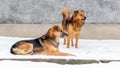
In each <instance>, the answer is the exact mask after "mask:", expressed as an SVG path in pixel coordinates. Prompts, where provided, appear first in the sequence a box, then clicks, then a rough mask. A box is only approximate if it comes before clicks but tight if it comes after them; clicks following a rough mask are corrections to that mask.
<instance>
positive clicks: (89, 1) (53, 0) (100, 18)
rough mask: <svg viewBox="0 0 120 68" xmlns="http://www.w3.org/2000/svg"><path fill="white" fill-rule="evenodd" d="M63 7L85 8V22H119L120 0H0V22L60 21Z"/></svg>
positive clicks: (72, 8)
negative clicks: (60, 11)
mask: <svg viewBox="0 0 120 68" xmlns="http://www.w3.org/2000/svg"><path fill="white" fill-rule="evenodd" d="M63 8H70V9H71V10H72V12H73V11H74V10H76V9H83V10H85V12H86V16H87V20H86V23H120V19H119V18H120V0H0V23H60V22H61V20H62V15H61V14H60V13H59V10H61V9H63Z"/></svg>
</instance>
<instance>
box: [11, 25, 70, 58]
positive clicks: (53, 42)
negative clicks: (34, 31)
mask: <svg viewBox="0 0 120 68" xmlns="http://www.w3.org/2000/svg"><path fill="white" fill-rule="evenodd" d="M64 36H67V34H66V33H64V32H63V30H62V28H61V27H59V26H57V25H55V26H53V27H51V28H50V29H49V30H48V32H47V33H46V34H45V35H43V36H42V37H39V38H36V39H31V40H22V41H18V42H16V43H15V44H14V45H13V46H12V47H11V50H10V52H11V53H12V54H15V55H26V54H43V55H56V56H72V54H69V53H64V52H60V51H59V49H58V47H59V41H60V37H64Z"/></svg>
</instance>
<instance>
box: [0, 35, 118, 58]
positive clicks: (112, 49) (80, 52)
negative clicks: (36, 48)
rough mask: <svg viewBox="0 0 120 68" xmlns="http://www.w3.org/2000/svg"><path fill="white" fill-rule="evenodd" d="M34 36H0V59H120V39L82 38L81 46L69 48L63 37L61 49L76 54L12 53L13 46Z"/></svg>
mask: <svg viewBox="0 0 120 68" xmlns="http://www.w3.org/2000/svg"><path fill="white" fill-rule="evenodd" d="M23 39H24V40H25V39H32V38H17V37H3V36H0V59H6V58H7V59H9V58H10V59H14V58H19V59H20V58H21V59H22V58H25V59H29V58H32V59H34V58H35V59H36V58H46V59H47V58H48V59H49V58H64V59H95V60H99V59H105V60H106V59H107V60H119V59H120V40H88V39H80V40H79V48H78V49H76V48H74V47H70V48H69V49H68V48H66V46H65V45H63V39H61V40H60V45H59V49H60V51H62V52H67V53H71V54H74V55H76V56H68V57H64V56H45V55H12V54H11V53H10V48H11V46H12V45H13V44H14V43H15V42H17V41H19V40H23Z"/></svg>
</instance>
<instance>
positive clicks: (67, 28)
mask: <svg viewBox="0 0 120 68" xmlns="http://www.w3.org/2000/svg"><path fill="white" fill-rule="evenodd" d="M61 13H62V15H63V20H62V27H63V31H64V32H66V33H68V37H67V39H66V38H65V39H64V44H65V45H66V42H67V48H69V47H70V41H71V43H72V46H74V43H73V38H74V36H75V38H76V43H75V48H78V39H79V37H80V31H81V28H82V26H83V25H84V23H85V19H86V16H85V12H84V10H75V11H74V14H73V15H72V17H70V9H63V10H61ZM66 40H67V41H66Z"/></svg>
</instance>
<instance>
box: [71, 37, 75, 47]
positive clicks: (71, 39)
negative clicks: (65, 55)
mask: <svg viewBox="0 0 120 68" xmlns="http://www.w3.org/2000/svg"><path fill="white" fill-rule="evenodd" d="M71 43H72V47H74V41H73V37H72V38H71Z"/></svg>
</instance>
